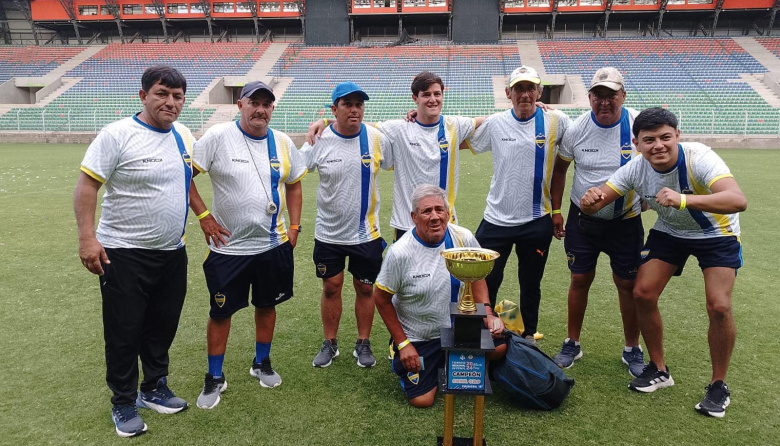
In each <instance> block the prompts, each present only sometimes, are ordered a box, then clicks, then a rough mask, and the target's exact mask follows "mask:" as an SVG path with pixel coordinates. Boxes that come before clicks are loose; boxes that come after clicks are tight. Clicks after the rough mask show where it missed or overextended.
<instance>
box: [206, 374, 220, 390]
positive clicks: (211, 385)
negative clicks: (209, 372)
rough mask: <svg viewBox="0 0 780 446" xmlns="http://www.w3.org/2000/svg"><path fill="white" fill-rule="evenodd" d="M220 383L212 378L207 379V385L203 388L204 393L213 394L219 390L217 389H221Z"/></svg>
mask: <svg viewBox="0 0 780 446" xmlns="http://www.w3.org/2000/svg"><path fill="white" fill-rule="evenodd" d="M219 384H220V383H219V381H218V380H217V378H214V377H212V378H211V379H206V384H205V385H204V386H203V391H204V392H205V393H213V392H214V391H216V390H217V387H219Z"/></svg>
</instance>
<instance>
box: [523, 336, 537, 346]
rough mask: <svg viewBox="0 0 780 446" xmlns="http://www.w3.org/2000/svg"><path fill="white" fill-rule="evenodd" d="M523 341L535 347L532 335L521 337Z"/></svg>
mask: <svg viewBox="0 0 780 446" xmlns="http://www.w3.org/2000/svg"><path fill="white" fill-rule="evenodd" d="M523 339H525V340H526V341H527V342H528V343H529V344H531V345H536V339H534V335H532V334H529V335H525V336H523Z"/></svg>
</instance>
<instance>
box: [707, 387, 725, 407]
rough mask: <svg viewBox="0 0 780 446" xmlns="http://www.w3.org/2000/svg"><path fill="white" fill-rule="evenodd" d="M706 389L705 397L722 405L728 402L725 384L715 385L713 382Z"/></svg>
mask: <svg viewBox="0 0 780 446" xmlns="http://www.w3.org/2000/svg"><path fill="white" fill-rule="evenodd" d="M704 390H706V391H707V394H706V395H705V399H708V400H710V401H712V402H714V403H716V404H718V405H722V404H723V403H725V402H726V397H727V396H728V393H727V392H726V389H725V385H720V386H713V385H712V384H708V385H707V387H705V388H704Z"/></svg>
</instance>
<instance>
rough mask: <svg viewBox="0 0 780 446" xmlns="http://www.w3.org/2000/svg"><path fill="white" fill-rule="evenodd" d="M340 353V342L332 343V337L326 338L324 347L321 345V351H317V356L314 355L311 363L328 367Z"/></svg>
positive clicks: (315, 365) (323, 343)
mask: <svg viewBox="0 0 780 446" xmlns="http://www.w3.org/2000/svg"><path fill="white" fill-rule="evenodd" d="M338 355H339V345H338V343H335V342H333V343H331V342H330V339H325V340H324V341H322V347H320V352H319V353H317V356H315V357H314V361H312V363H311V365H313V366H314V367H327V366H329V365H330V363H331V362H333V358H336V357H338Z"/></svg>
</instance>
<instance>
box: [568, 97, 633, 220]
mask: <svg viewBox="0 0 780 446" xmlns="http://www.w3.org/2000/svg"><path fill="white" fill-rule="evenodd" d="M637 114H638V112H637V111H636V110H633V109H630V108H623V113H622V114H621V116H620V120H618V122H616V123H615V124H613V125H610V126H602V125H601V124H599V123H598V122H596V118H595V116H594V115H593V112H592V111H588V112H586V113H583V114H582V115H580V117H578V118H577V119H576V120H575V121H574V122H573V123H572V125H571V126H570V127H569V128H568V129H567V130H566V133H565V134H564V135H563V139H561V146H560V148H559V150H558V156H559V157H560V158H561V159H564V160H566V161H569V162H571V161H574V181H573V182H572V186H571V200H572V201H573V202H574V203H576V204H577V205H578V206H579V203H580V198H582V196H583V195H585V192H586V191H587V190H588V189H590V188H591V187H601V185H602V184H604V183H605V182H606V181H607V180H608V179H609V177H610V175H612V174H613V173H615V171H616V170H618V168H620V166H623V165H625V164H627V163H628V162H629V161H631V159H632V158H634V157H636V156H638V155H639V152H637V150H636V147H635V146H634V144H633V142H632V141H631V139H632V136H633V135H632V133H631V126H632V125H634V117H636V115H637ZM640 213H641V204H640V200H639V195H637V194H636V193H634V191H629V192H628V193H626V196H625V197H620V198H619V199H618V200H617V201H615V202H614V203H610V205H609V206H606V207H605V208H604V209H600V210H599V211H598V212H596V213H595V214H593V215H592V217H596V218H601V219H604V220H612V219H615V218H632V217H636V216H637V215H639V214H640Z"/></svg>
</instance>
